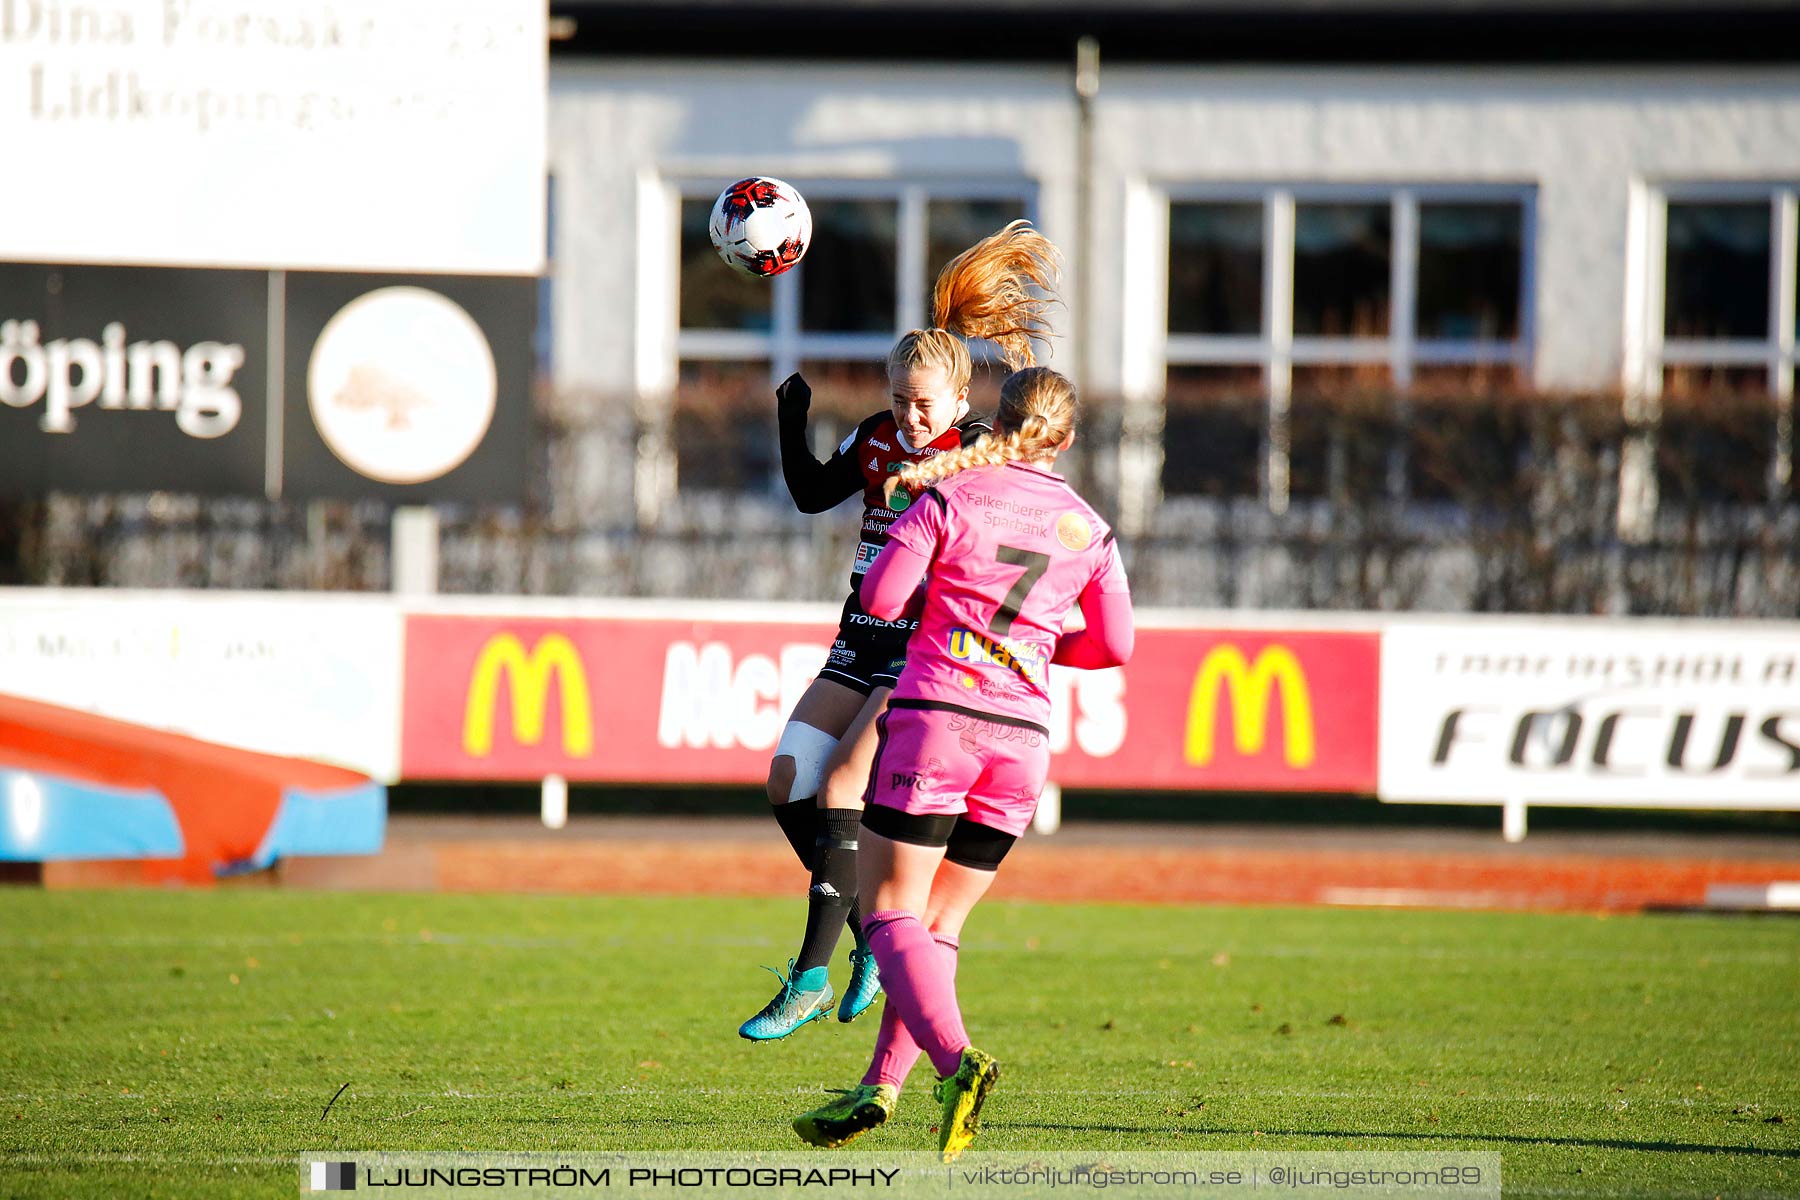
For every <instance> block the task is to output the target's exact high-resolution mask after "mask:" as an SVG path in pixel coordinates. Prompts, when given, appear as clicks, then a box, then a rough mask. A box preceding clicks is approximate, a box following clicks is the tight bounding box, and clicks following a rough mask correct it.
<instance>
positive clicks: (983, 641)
mask: <svg viewBox="0 0 1800 1200" xmlns="http://www.w3.org/2000/svg"><path fill="white" fill-rule="evenodd" d="M949 649H950V657H951V658H954V659H955V660H956V661H957V662H966V663H975V664H977V665H981V666H995V667H1003V668H1005V669H1006V670H1009V671H1017V672H1018V673H1019V675H1021V676H1022V677H1023V678H1025V679H1028V680H1030V681H1031V682H1032V683H1035V684H1037V685H1038V686H1039V687H1043V686H1044V683H1045V681H1046V680H1047V679H1048V678H1049V674H1050V655H1049V653H1048V652H1046V651H1045V649H1044V648H1043V647H1042V646H1034V645H1032V644H1031V643H1029V642H1014V641H1009V640H1007V639H1006V638H997V637H993V636H990V635H989V634H985V633H977V632H976V631H975V630H973V629H962V628H957V629H952V630H951V631H950V646H949Z"/></svg>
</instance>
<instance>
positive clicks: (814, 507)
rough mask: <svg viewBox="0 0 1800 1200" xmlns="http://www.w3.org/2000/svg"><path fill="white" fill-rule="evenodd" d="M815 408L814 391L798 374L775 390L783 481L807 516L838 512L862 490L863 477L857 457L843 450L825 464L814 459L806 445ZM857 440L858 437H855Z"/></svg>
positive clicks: (796, 504) (783, 381)
mask: <svg viewBox="0 0 1800 1200" xmlns="http://www.w3.org/2000/svg"><path fill="white" fill-rule="evenodd" d="M811 408H812V389H811V388H810V387H808V386H807V385H806V380H804V379H802V378H801V377H800V373H799V372H798V371H796V372H795V373H794V374H792V375H789V376H788V377H787V378H786V379H784V380H782V381H781V386H780V387H778V388H776V389H775V423H776V425H777V427H778V428H779V429H780V432H781V477H782V478H783V479H784V480H786V481H787V489H788V494H789V495H791V496H792V497H793V498H794V505H795V506H796V507H797V508H799V510H800V511H801V512H803V513H821V512H824V511H825V510H826V509H828V508H835V507H836V506H837V505H839V504H842V503H843V502H844V501H845V500H848V499H849V498H850V497H851V496H854V495H856V493H857V492H860V491H861V490H862V473H861V472H859V471H858V470H857V469H856V460H855V458H854V457H853V456H851V455H847V454H845V453H844V451H843V448H842V447H840V448H839V450H838V452H837V453H836V454H833V455H832V456H831V458H830V459H828V460H827V461H825V462H820V461H819V460H818V459H816V458H814V457H813V456H812V450H811V448H809V447H808V446H807V444H806V414H807V412H808V410H810V409H811ZM851 436H852V437H853V438H854V436H855V435H854V434H853V435H851Z"/></svg>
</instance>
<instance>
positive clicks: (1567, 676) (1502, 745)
mask: <svg viewBox="0 0 1800 1200" xmlns="http://www.w3.org/2000/svg"><path fill="white" fill-rule="evenodd" d="M1380 728H1381V732H1380V742H1381V745H1380V771H1379V775H1380V781H1379V789H1378V790H1379V793H1380V796H1381V798H1382V799H1383V800H1399V801H1421V802H1440V803H1442V802H1449V803H1482V804H1493V803H1504V802H1508V801H1513V802H1525V803H1530V804H1579V805H1591V806H1603V805H1604V806H1615V805H1616V806H1619V807H1679V808H1744V809H1754V808H1769V809H1800V627H1796V626H1793V625H1769V626H1759V625H1756V624H1748V623H1740V624H1733V625H1725V624H1723V623H1707V622H1692V623H1676V622H1642V623H1635V622H1629V621H1617V622H1600V621H1594V622H1576V621H1564V622H1557V621H1545V622H1515V621H1503V620H1496V621H1487V622H1480V623H1477V622H1473V621H1471V622H1466V623H1464V622H1446V623H1442V624H1433V623H1419V624H1413V623H1407V622H1398V623H1396V624H1394V625H1391V626H1389V627H1388V628H1387V629H1386V630H1385V631H1384V632H1383V634H1382V641H1381V724H1380Z"/></svg>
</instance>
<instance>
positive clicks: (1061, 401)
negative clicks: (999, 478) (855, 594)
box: [885, 367, 1076, 508]
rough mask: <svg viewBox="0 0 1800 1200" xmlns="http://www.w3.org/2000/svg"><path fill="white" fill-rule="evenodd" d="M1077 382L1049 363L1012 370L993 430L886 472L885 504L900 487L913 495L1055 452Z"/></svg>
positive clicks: (1071, 413) (1071, 418)
mask: <svg viewBox="0 0 1800 1200" xmlns="http://www.w3.org/2000/svg"><path fill="white" fill-rule="evenodd" d="M1075 409H1076V405H1075V385H1074V384H1072V383H1070V382H1069V380H1068V378H1067V377H1066V376H1064V375H1060V374H1058V373H1057V372H1055V371H1052V370H1051V369H1050V368H1049V367H1026V368H1025V369H1024V370H1022V371H1014V372H1013V373H1012V374H1011V375H1008V376H1007V377H1006V382H1004V383H1002V384H1001V385H1000V409H999V412H998V413H997V414H996V415H995V417H994V432H993V433H984V434H982V435H981V436H980V437H979V438H977V439H976V440H975V441H974V442H973V443H971V444H970V445H967V446H964V447H963V448H962V449H960V450H947V451H945V452H944V453H942V454H938V455H934V456H933V457H931V458H927V459H924V460H922V461H920V462H916V463H912V464H911V465H909V466H907V467H904V468H902V469H901V470H900V471H897V472H896V473H894V474H893V475H890V476H889V477H888V481H887V485H886V492H885V496H886V500H887V504H888V507H889V508H892V507H893V505H894V497H895V496H896V495H897V494H898V493H899V492H900V491H901V490H902V489H904V490H905V491H906V492H907V493H909V494H911V495H917V494H918V493H920V492H922V491H924V490H925V489H926V488H927V487H929V486H931V485H932V484H933V483H936V482H938V481H939V480H943V479H948V478H949V477H950V476H952V475H954V474H956V473H957V472H958V471H965V470H967V469H968V468H970V467H997V466H1000V465H1001V464H1002V463H1009V462H1029V461H1031V460H1034V459H1039V458H1042V457H1044V456H1045V455H1046V454H1051V453H1054V452H1055V450H1056V448H1057V447H1059V446H1061V445H1062V444H1063V439H1065V438H1067V437H1068V436H1069V434H1070V432H1072V431H1073V430H1074V428H1075V415H1076V413H1075Z"/></svg>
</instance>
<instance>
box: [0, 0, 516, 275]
mask: <svg viewBox="0 0 1800 1200" xmlns="http://www.w3.org/2000/svg"><path fill="white" fill-rule="evenodd" d="M548 7H549V6H548V5H546V4H545V3H544V0H379V3H365V4H357V3H343V2H341V0H0V139H3V140H4V142H5V145H6V152H7V159H8V161H9V162H10V163H13V164H15V165H17V164H25V163H33V164H36V170H35V171H34V172H31V173H30V174H31V176H32V181H31V183H30V185H29V186H22V184H23V181H24V179H25V176H24V175H23V174H20V172H19V171H14V172H13V173H12V174H13V176H14V180H13V185H9V186H8V188H7V196H6V219H5V220H4V221H0V261H7V260H11V261H21V262H56V263H117V264H146V265H176V266H216V267H284V268H295V269H305V268H311V269H319V270H351V271H355V270H365V271H418V272H445V273H463V274H495V275H530V274H536V273H538V272H539V271H541V270H542V267H543V261H544V222H545V211H544V187H545V184H544V170H545V149H544V147H545V136H546V134H545V104H546V99H545V97H546V89H547V60H546V54H547V52H546V41H545V26H546V22H547V19H548Z"/></svg>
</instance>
